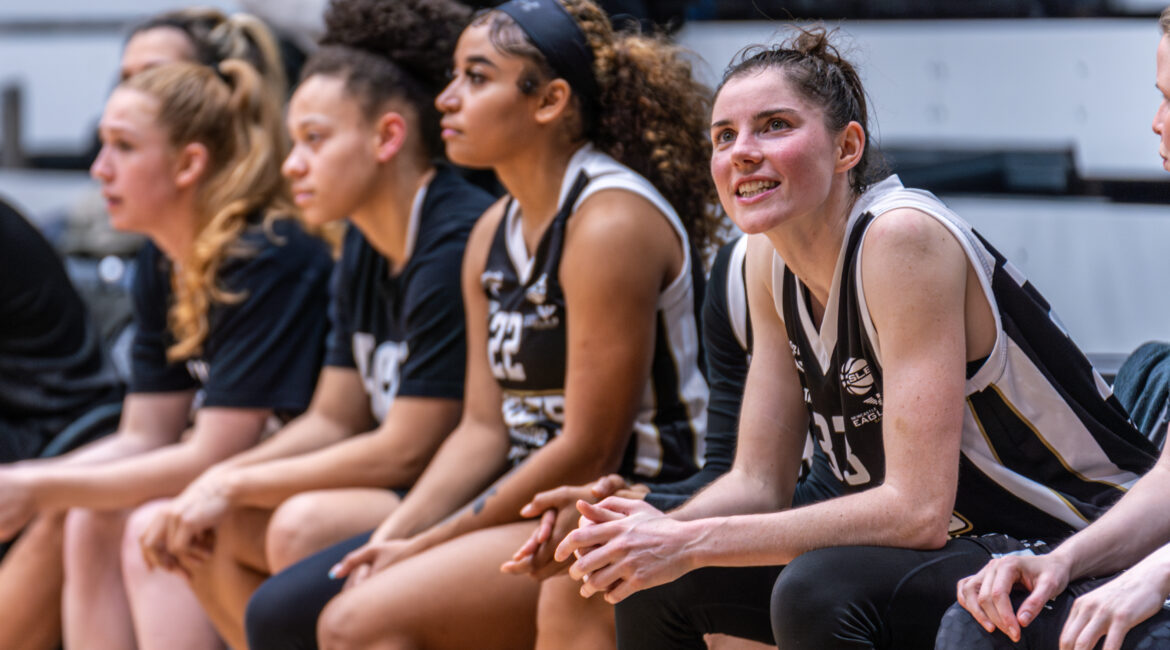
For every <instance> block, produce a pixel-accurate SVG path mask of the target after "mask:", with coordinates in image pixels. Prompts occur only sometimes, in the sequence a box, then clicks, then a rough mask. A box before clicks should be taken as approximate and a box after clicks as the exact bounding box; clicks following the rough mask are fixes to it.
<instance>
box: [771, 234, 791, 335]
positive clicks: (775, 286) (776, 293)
mask: <svg viewBox="0 0 1170 650" xmlns="http://www.w3.org/2000/svg"><path fill="white" fill-rule="evenodd" d="M784 268H785V265H784V258H782V257H780V253H777V252H776V249H772V305H773V306H775V307H776V315H777V316H779V317H780V321H781V322H782V323H784V324H785V326H787V323H788V315H787V314H785V313H784Z"/></svg>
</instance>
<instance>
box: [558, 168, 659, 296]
mask: <svg viewBox="0 0 1170 650" xmlns="http://www.w3.org/2000/svg"><path fill="white" fill-rule="evenodd" d="M565 235H566V242H568V243H567V245H566V249H565V257H566V259H568V258H579V257H581V256H589V258H590V259H594V260H596V259H604V260H606V261H607V262H608V263H610V264H613V265H615V266H629V267H643V268H655V267H657V268H659V269H660V270H661V269H662V268H664V267H665V266H668V265H670V263H671V260H674V259H675V258H681V253H682V248H681V246H680V241H679V238H678V235H677V233H676V232H675V230H674V228H673V227H672V226H671V224H670V222H669V221H668V220H667V218H666V215H664V214H663V213H662V212H661V211H660V210H659V209H658V208H657V207H655V206H654V204H653V203H651V202H650V201H648V200H646V199H645V198H643V197H641V196H639V195H637V194H634V193H633V192H630V191H627V190H622V189H606V190H601V191H599V192H597V193H596V194H593V195H592V196H590V197H588V198H587V199H585V201H583V202H582V203H581V205H580V207H579V208H578V209H577V212H576V213H575V214H574V215H573V217H572V219H570V220H569V225H568V231H567V232H566V233H565ZM570 268H571V267H570ZM563 270H564V269H562V271H563ZM656 275H660V273H656Z"/></svg>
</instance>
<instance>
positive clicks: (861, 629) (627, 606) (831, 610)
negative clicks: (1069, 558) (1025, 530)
mask: <svg viewBox="0 0 1170 650" xmlns="http://www.w3.org/2000/svg"><path fill="white" fill-rule="evenodd" d="M1005 539H1006V538H1005ZM996 550H998V549H996ZM990 557H991V556H990V553H989V551H988V549H987V548H985V546H984V544H983V543H981V542H976V541H975V540H973V539H970V538H959V539H953V540H951V541H949V542H948V543H947V544H946V546H944V547H943V548H941V549H939V550H935V551H914V550H907V549H897V548H888V547H876V546H846V547H833V548H825V549H820V550H816V551H810V552H808V553H805V554H804V555H801V556H800V557H798V558H796V560H794V561H793V562H792V563H791V564H789V565H788V566H787V567H749V568H708V569H700V570H698V571H693V572H691V573H688V574H687V575H685V576H683V577H682V578H680V579H678V580H676V581H674V582H672V583H670V584H666V585H663V586H661V587H656V588H654V589H649V590H646V591H643V592H639V593H637V594H634V595H633V596H631V597H630V598H628V599H626V600H625V601H623V602H621V603H619V604H618V606H617V632H618V647H619V648H620V649H622V650H646V649H650V648H671V649H675V648H678V649H683V648H694V649H695V650H702V649H703V648H706V645H705V644H704V642H703V635H704V634H708V633H722V634H731V635H733V636H740V637H745V638H749V639H755V640H757V641H763V642H767V643H776V644H777V645H778V646H779V647H780V649H781V650H785V649H787V648H810V649H814V650H829V649H831V648H851V649H853V648H898V649H900V650H911V649H914V648H931V647H933V646H934V639H935V634H936V633H937V631H938V622H939V619H940V618H941V617H942V615H943V612H945V611H946V609H947V607H949V606H950V605H951V604H952V603H954V602H955V583H957V582H958V581H959V579H960V578H963V577H966V576H968V575H971V574H972V573H975V572H976V571H978V570H979V568H980V567H982V566H983V565H984V564H986V563H987V561H988V559H989V558H990ZM782 569H783V570H782Z"/></svg>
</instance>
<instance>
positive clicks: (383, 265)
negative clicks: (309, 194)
mask: <svg viewBox="0 0 1170 650" xmlns="http://www.w3.org/2000/svg"><path fill="white" fill-rule="evenodd" d="M492 200H493V199H492V197H491V195H490V194H488V193H487V192H485V191H483V190H481V189H479V188H478V187H476V186H474V185H472V184H470V183H468V182H467V181H466V180H464V179H463V178H462V177H461V176H460V175H459V173H458V172H456V171H455V170H454V169H451V168H450V167H447V166H440V167H439V168H438V170H437V171H436V172H435V176H434V178H432V179H431V181H430V182H429V183H427V184H426V185H425V186H423V187H422V188H420V189H419V191H418V192H417V194H416V195H415V197H414V203H413V205H412V208H411V212H410V223H409V226H408V228H407V251H406V256H407V260H406V263H405V264H404V265H403V266H402V268H401V269H397V270H395V269H392V268H391V266H390V261H389V260H388V259H386V258H385V257H384V256H383V255H382V254H381V253H379V252H378V251H377V250H375V249H374V247H373V246H371V245H370V243H369V242H368V241H367V240H366V238H365V237H364V236H363V235H362V233H361V231H360V230H358V229H357V228H354V227H350V228H349V231H348V232H347V233H346V236H345V243H344V246H343V248H342V253H341V259H340V260H339V261H338V263H337V265H336V267H335V268H334V271H333V278H332V282H331V286H330V293H331V298H330V307H329V320H330V330H329V338H328V345H327V349H326V355H325V365H328V366H337V367H343V368H353V369H355V370H357V371H358V373H359V374H360V375H361V378H362V384H363V385H364V386H365V389H366V393H367V394H368V395H369V397H370V411H371V413H372V414H373V415H374V417H375V418H377V420H378V421H379V422H381V421H382V420H383V418H384V417H385V416H386V413H387V412H388V411H389V410H390V405H391V404H393V402H394V398H395V397H397V396H411V397H437V398H448V399H462V398H463V375H464V369H465V365H466V358H467V356H466V349H467V341H466V337H465V332H466V329H465V320H464V316H463V298H462V293H461V290H460V278H461V270H460V269H461V266H462V261H463V249H464V248H465V247H466V245H467V236H468V234H470V232H471V228H472V226H473V225H474V224H475V220H476V219H477V218H479V216H480V215H481V214H483V212H484V211H485V210H487V208H488V207H489V206H490V205H491V204H492Z"/></svg>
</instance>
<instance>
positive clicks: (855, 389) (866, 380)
mask: <svg viewBox="0 0 1170 650" xmlns="http://www.w3.org/2000/svg"><path fill="white" fill-rule="evenodd" d="M841 386H843V387H844V388H845V390H847V391H849V393H850V394H851V395H864V394H866V393H868V392H869V391H870V389H871V388H873V372H871V371H870V369H869V362H868V361H866V360H865V359H852V358H851V359H849V360H848V361H846V362H845V363H844V364H842V365H841Z"/></svg>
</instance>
